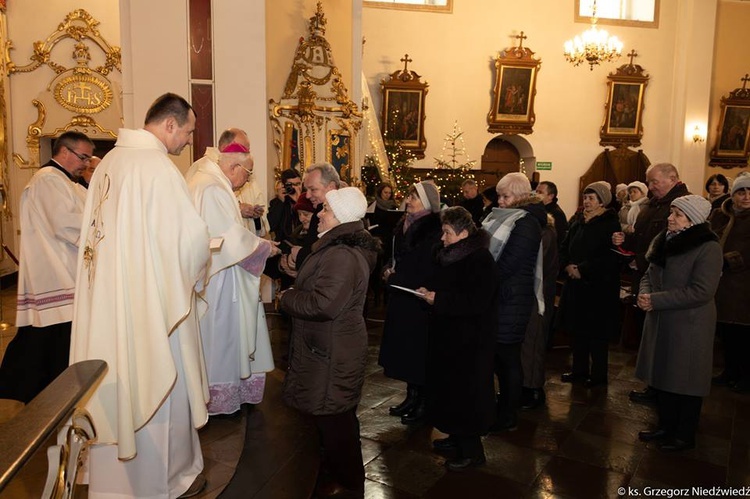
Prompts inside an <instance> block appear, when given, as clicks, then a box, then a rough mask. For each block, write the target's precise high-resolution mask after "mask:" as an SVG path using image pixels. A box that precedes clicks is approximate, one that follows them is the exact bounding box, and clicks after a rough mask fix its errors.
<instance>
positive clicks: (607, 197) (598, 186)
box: [583, 180, 612, 206]
mask: <svg viewBox="0 0 750 499" xmlns="http://www.w3.org/2000/svg"><path fill="white" fill-rule="evenodd" d="M588 190H591V191H594V192H595V193H596V196H597V197H598V198H599V201H601V202H602V205H603V206H609V203H611V202H612V186H611V185H609V182H605V181H604V180H600V181H598V182H594V183H592V184H589V185H587V186H586V188H585V189H584V190H583V192H584V193H585V192H586V191H588Z"/></svg>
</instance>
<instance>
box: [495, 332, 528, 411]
mask: <svg viewBox="0 0 750 499" xmlns="http://www.w3.org/2000/svg"><path fill="white" fill-rule="evenodd" d="M495 375H497V381H498V386H499V393H498V395H497V420H498V422H503V421H507V420H508V419H509V418H515V417H516V411H517V410H518V406H519V405H520V402H521V386H522V383H523V371H522V369H521V344H520V343H513V344H505V343H495Z"/></svg>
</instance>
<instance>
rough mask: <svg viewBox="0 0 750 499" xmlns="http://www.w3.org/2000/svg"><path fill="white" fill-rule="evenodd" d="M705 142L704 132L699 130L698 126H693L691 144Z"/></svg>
mask: <svg viewBox="0 0 750 499" xmlns="http://www.w3.org/2000/svg"><path fill="white" fill-rule="evenodd" d="M705 141H706V132H704V131H703V130H702V129H701V126H700V125H695V128H694V129H693V142H694V143H696V144H699V143H702V142H705Z"/></svg>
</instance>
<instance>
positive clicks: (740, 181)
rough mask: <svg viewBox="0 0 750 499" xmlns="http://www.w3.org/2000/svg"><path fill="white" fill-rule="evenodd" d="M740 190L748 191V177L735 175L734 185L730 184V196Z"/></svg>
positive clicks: (749, 180)
mask: <svg viewBox="0 0 750 499" xmlns="http://www.w3.org/2000/svg"><path fill="white" fill-rule="evenodd" d="M740 189H750V175H748V174H745V173H741V174H739V175H737V178H736V179H734V183H733V184H732V196H734V193H735V192H737V191H739V190H740Z"/></svg>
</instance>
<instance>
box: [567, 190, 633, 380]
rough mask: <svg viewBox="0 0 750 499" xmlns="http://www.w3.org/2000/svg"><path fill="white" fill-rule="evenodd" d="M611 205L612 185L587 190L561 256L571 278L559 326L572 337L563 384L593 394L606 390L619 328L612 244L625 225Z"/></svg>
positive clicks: (616, 264) (617, 271)
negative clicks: (611, 348)
mask: <svg viewBox="0 0 750 499" xmlns="http://www.w3.org/2000/svg"><path fill="white" fill-rule="evenodd" d="M611 202H612V191H611V188H610V185H609V184H608V183H607V182H602V181H600V182H594V183H592V184H589V185H587V186H586V188H585V189H584V190H583V211H582V212H580V213H578V214H576V216H575V218H574V220H573V222H572V223H571V225H570V230H568V235H567V236H566V238H565V241H564V242H563V246H562V248H561V250H560V267H561V268H563V269H565V274H566V275H567V280H566V282H565V285H564V287H563V291H562V296H561V299H560V301H561V305H560V320H561V324H562V325H563V326H564V327H565V329H566V330H567V331H568V332H570V333H571V335H572V337H573V366H572V370H571V372H567V373H564V374H563V375H562V377H561V379H562V381H563V382H566V383H572V382H583V383H585V384H586V386H587V387H589V388H591V387H594V386H597V385H606V384H607V368H608V363H609V340H610V338H612V337H613V336H614V335H615V334H616V332H617V327H618V325H619V320H618V316H619V307H620V264H619V261H618V259H617V255H616V254H615V253H614V252H613V251H612V250H611V247H612V245H611V241H612V234H614V233H615V232H619V230H620V223H619V221H618V219H617V215H616V214H615V212H614V211H613V210H611V209H608V208H607V206H608V205H609V204H610V203H611Z"/></svg>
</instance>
